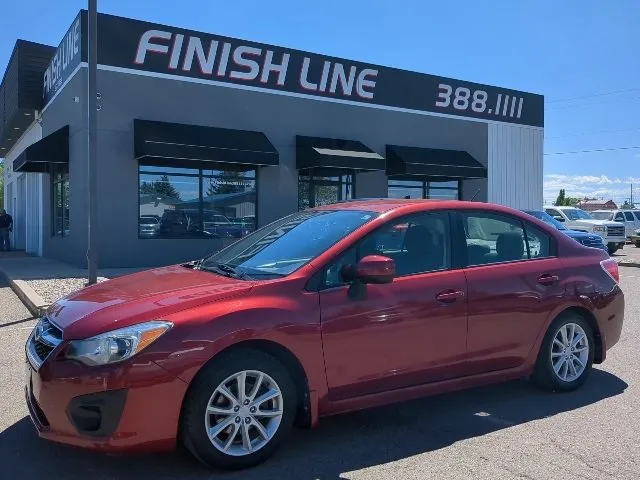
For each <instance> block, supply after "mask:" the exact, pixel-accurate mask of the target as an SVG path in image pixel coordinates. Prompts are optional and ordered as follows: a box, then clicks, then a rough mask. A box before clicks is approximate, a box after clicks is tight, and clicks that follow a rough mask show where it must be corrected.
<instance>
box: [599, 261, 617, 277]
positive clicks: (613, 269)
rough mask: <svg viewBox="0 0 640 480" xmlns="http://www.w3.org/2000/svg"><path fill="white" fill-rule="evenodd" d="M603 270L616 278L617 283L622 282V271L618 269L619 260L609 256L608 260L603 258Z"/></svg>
mask: <svg viewBox="0 0 640 480" xmlns="http://www.w3.org/2000/svg"><path fill="white" fill-rule="evenodd" d="M600 265H601V266H602V268H603V270H604V271H605V272H607V273H608V274H609V276H610V277H611V278H613V279H614V280H615V282H616V283H620V272H619V271H618V262H616V261H615V260H614V259H613V258H607V259H606V260H602V261H601V262H600Z"/></svg>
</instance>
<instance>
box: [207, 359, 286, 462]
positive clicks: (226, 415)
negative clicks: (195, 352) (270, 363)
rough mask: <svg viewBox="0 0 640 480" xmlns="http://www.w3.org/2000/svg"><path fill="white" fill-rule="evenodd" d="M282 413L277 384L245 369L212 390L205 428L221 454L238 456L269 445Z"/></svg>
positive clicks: (266, 376) (262, 375)
mask: <svg viewBox="0 0 640 480" xmlns="http://www.w3.org/2000/svg"><path fill="white" fill-rule="evenodd" d="M283 411H284V410H283V396H282V392H281V390H280V387H279V386H278V384H277V383H276V381H275V380H274V379H273V378H271V377H270V376H269V375H267V374H266V373H263V372H260V371H257V370H244V371H241V372H239V373H236V374H233V375H231V376H229V377H227V379H226V380H224V381H223V382H222V383H221V384H220V385H218V387H217V388H216V389H215V391H214V392H213V395H211V397H210V398H209V402H208V404H207V410H206V412H205V428H206V431H207V435H208V437H209V440H210V441H211V443H212V444H213V446H214V447H216V448H217V449H218V450H219V451H220V452H222V453H224V454H226V455H231V456H235V457H241V456H245V455H249V454H252V453H254V452H256V451H258V450H260V449H261V448H262V447H264V446H265V445H267V444H268V443H269V441H270V440H271V439H272V438H273V436H274V435H275V434H276V432H277V431H278V427H279V426H280V422H281V421H282V415H283Z"/></svg>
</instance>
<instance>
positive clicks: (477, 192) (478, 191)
mask: <svg viewBox="0 0 640 480" xmlns="http://www.w3.org/2000/svg"><path fill="white" fill-rule="evenodd" d="M479 193H480V189H477V190H476V193H474V194H473V197H471V200H469V201H470V202H473V201H474V200H475V199H476V197H477V196H478V194H479Z"/></svg>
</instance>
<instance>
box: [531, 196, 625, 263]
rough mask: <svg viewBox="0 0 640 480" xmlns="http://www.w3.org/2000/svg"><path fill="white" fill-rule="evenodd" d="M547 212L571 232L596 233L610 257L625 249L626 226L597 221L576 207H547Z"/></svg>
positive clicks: (607, 221)
mask: <svg viewBox="0 0 640 480" xmlns="http://www.w3.org/2000/svg"><path fill="white" fill-rule="evenodd" d="M544 210H545V212H547V213H548V214H549V215H551V216H552V217H553V218H555V219H556V220H558V221H559V222H561V223H563V224H564V225H565V226H566V227H567V228H570V229H571V230H577V231H579V232H587V233H595V234H596V235H600V236H601V237H602V240H603V242H604V243H605V244H606V245H607V251H608V252H609V255H613V254H614V253H615V252H616V251H618V250H619V249H621V248H624V244H625V242H626V240H627V239H626V235H625V231H624V225H622V224H620V223H618V222H612V221H609V220H596V219H594V218H593V217H592V216H591V215H590V214H589V213H588V212H585V211H584V210H580V209H579V208H576V207H558V206H554V207H545V209H544Z"/></svg>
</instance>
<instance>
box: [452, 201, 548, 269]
mask: <svg viewBox="0 0 640 480" xmlns="http://www.w3.org/2000/svg"><path fill="white" fill-rule="evenodd" d="M463 226H464V230H465V236H466V239H467V258H468V264H469V265H485V264H489V263H501V262H513V261H518V260H524V259H528V258H529V253H528V248H529V247H528V246H527V242H526V240H525V235H524V230H523V229H522V222H521V221H520V220H519V219H516V218H512V217H507V216H504V215H494V214H485V213H477V214H463ZM539 249H540V239H538V250H539Z"/></svg>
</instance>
